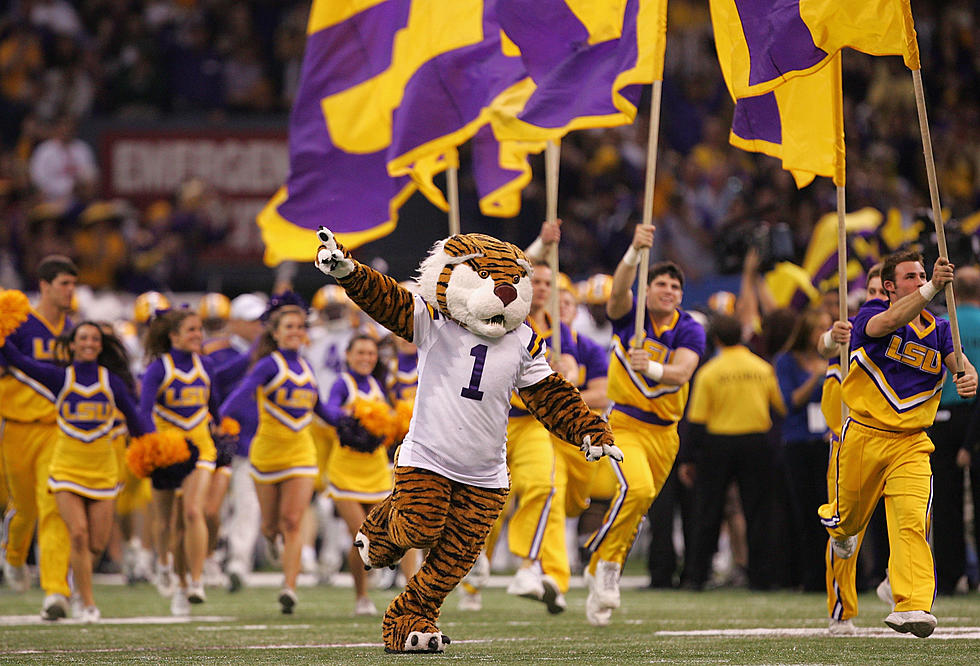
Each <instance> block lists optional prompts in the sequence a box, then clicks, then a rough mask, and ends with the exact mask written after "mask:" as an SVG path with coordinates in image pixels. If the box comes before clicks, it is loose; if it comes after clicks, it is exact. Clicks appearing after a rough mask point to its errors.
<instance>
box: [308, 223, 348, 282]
mask: <svg viewBox="0 0 980 666" xmlns="http://www.w3.org/2000/svg"><path fill="white" fill-rule="evenodd" d="M316 236H317V238H318V239H319V240H320V247H319V249H318V250H317V252H316V261H315V262H314V263H315V264H316V267H317V268H319V269H320V271H321V272H322V273H325V274H326V275H329V276H330V277H334V278H342V277H347V276H348V275H350V274H351V273H352V272H353V271H354V262H353V261H351V260H350V259H349V258H347V255H346V253H345V252H344V250H343V249H342V248H341V247H340V246H339V245H338V244H337V239H336V238H334V235H333V232H332V231H330V230H329V229H327V228H326V227H320V230H319V231H317V232H316Z"/></svg>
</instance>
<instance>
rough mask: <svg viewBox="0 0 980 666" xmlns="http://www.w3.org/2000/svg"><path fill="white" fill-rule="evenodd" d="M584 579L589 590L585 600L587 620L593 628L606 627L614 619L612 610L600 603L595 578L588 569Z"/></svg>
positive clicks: (583, 575)
mask: <svg viewBox="0 0 980 666" xmlns="http://www.w3.org/2000/svg"><path fill="white" fill-rule="evenodd" d="M582 577H583V578H584V579H585V587H586V588H587V589H588V590H589V596H588V597H586V598H585V619H586V620H588V622H589V624H591V625H592V626H593V627H605V626H607V625H608V624H609V620H611V619H612V609H611V608H603V607H602V605H601V604H600V603H599V595H598V594H597V593H596V590H595V588H596V584H595V576H593V575H592V574H590V573H589V569H588V567H586V569H585V573H583V574H582Z"/></svg>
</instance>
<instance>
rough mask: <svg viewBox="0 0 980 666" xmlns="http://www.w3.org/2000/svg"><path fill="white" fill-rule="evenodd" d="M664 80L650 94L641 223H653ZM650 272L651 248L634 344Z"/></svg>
mask: <svg viewBox="0 0 980 666" xmlns="http://www.w3.org/2000/svg"><path fill="white" fill-rule="evenodd" d="M663 85H664V82H663V81H654V82H653V94H652V95H651V96H650V134H649V138H648V139H647V173H646V181H645V182H644V185H643V188H644V189H643V219H642V221H641V222H640V224H645V225H647V226H650V225H652V224H653V186H654V182H655V181H656V177H657V143H658V141H659V139H660V99H661V96H662V94H663ZM649 272H650V250H649V248H648V249H647V250H646V251H645V252H643V254H642V255H641V257H640V270H639V280H638V281H637V283H636V321H635V323H634V326H633V346H634V347H637V348H639V347H642V346H643V339H644V338H645V337H646V336H645V334H644V325H643V324H644V322H645V321H646V316H647V273H649Z"/></svg>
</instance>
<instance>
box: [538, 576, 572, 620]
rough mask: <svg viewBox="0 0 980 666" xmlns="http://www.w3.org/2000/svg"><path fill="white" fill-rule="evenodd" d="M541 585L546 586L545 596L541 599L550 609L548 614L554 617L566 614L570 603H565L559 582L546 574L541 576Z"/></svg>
mask: <svg viewBox="0 0 980 666" xmlns="http://www.w3.org/2000/svg"><path fill="white" fill-rule="evenodd" d="M541 584H542V585H543V586H544V596H542V597H541V601H543V602H544V603H545V605H546V606H547V607H548V612H549V613H551V614H552V615H558V613H563V612H565V609H566V608H568V602H566V601H565V595H564V594H562V593H561V589H559V587H558V583H557V581H555V579H554V578H552V577H551V576H549V575H548V574H544V575H543V576H541Z"/></svg>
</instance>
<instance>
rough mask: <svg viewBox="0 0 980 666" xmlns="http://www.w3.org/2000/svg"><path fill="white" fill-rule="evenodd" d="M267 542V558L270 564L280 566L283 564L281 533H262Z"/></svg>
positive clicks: (263, 539) (264, 540)
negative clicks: (270, 535)
mask: <svg viewBox="0 0 980 666" xmlns="http://www.w3.org/2000/svg"><path fill="white" fill-rule="evenodd" d="M262 541H263V542H264V543H265V559H266V561H267V562H268V563H269V565H270V566H273V567H276V568H279V567H281V566H282V536H280V535H279V534H277V535H275V536H273V537H271V538H270V537H267V536H266V535H264V534H263V535H262Z"/></svg>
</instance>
